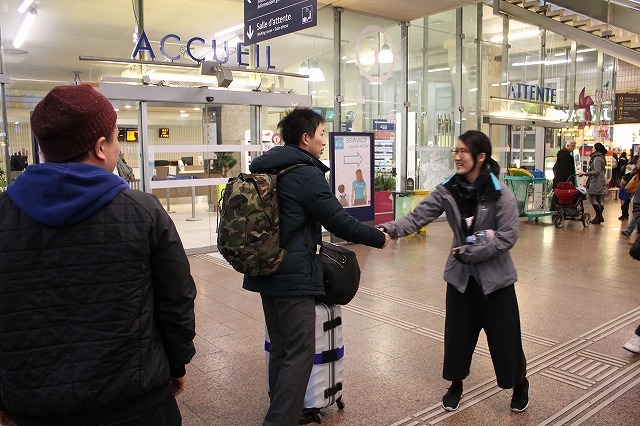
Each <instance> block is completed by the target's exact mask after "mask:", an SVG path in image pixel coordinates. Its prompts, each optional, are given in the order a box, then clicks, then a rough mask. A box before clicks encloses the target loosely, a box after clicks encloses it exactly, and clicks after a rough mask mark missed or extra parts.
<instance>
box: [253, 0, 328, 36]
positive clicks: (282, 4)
mask: <svg viewBox="0 0 640 426" xmlns="http://www.w3.org/2000/svg"><path fill="white" fill-rule="evenodd" d="M317 14H318V2H317V0H244V45H245V46H249V45H251V44H255V43H259V42H261V41H264V40H269V39H272V38H275V37H279V36H281V35H285V34H289V33H292V32H295V31H300V30H304V29H307V28H311V27H315V26H316V25H317V24H318V17H317Z"/></svg>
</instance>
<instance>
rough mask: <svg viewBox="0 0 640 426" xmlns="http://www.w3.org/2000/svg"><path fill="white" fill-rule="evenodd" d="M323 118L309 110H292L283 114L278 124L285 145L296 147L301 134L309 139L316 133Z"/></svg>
mask: <svg viewBox="0 0 640 426" xmlns="http://www.w3.org/2000/svg"><path fill="white" fill-rule="evenodd" d="M322 123H324V118H323V117H322V116H321V115H320V114H318V113H317V112H315V111H314V110H312V109H311V108H294V109H292V110H290V111H288V112H287V113H285V115H284V118H283V119H282V120H280V122H279V123H278V128H279V129H280V132H281V133H282V140H283V141H284V143H285V144H291V145H296V146H297V145H298V144H299V143H300V139H301V138H302V135H303V134H305V133H306V134H307V135H309V136H310V137H313V135H314V134H315V132H316V129H317V128H318V126H319V125H320V124H322Z"/></svg>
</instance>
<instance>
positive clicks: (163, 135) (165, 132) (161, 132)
mask: <svg viewBox="0 0 640 426" xmlns="http://www.w3.org/2000/svg"><path fill="white" fill-rule="evenodd" d="M158 137H159V138H160V139H169V128H168V127H160V128H159V129H158Z"/></svg>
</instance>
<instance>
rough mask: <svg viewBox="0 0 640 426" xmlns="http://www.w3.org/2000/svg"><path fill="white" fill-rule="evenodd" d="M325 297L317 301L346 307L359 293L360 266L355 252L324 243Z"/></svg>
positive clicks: (320, 297)
mask: <svg viewBox="0 0 640 426" xmlns="http://www.w3.org/2000/svg"><path fill="white" fill-rule="evenodd" d="M320 256H321V259H322V272H323V282H324V292H325V295H324V296H317V297H316V301H318V302H322V303H326V304H327V305H346V304H347V303H349V302H351V299H353V297H354V296H355V295H356V293H357V292H358V287H359V286H360V265H359V264H358V258H357V256H356V254H355V253H354V252H352V251H351V250H349V249H348V248H346V247H343V246H339V245H337V244H331V243H327V242H324V241H323V242H322V251H321V252H320Z"/></svg>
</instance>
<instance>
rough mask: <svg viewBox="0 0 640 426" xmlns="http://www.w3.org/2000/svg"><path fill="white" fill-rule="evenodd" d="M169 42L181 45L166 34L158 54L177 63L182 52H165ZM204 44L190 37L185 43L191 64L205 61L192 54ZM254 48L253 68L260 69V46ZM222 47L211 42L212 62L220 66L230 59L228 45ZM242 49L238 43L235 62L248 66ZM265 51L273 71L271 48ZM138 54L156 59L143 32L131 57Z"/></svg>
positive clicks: (242, 46)
mask: <svg viewBox="0 0 640 426" xmlns="http://www.w3.org/2000/svg"><path fill="white" fill-rule="evenodd" d="M169 42H177V43H181V39H180V36H178V35H176V34H167V35H165V36H164V37H162V39H161V40H160V46H159V47H160V53H162V55H163V56H164V57H165V58H166V59H168V60H170V61H177V60H179V59H180V58H181V56H182V52H178V54H177V55H172V54H171V53H170V52H169V51H168V50H167V49H168V46H167V45H168V43H169ZM205 44H206V41H205V40H204V39H203V38H202V37H191V38H190V39H189V40H188V41H187V44H186V48H185V49H184V54H185V55H186V56H188V57H189V59H191V60H192V61H193V62H196V63H200V62H202V61H204V60H205V57H204V56H202V57H197V56H194V54H193V53H192V49H194V48H195V47H201V46H205ZM255 46H256V48H255V53H254V59H255V67H256V68H259V67H260V46H259V45H257V44H256V45H255ZM222 47H223V49H222V51H219V49H218V43H217V42H216V40H211V51H212V52H213V59H212V60H213V61H215V62H218V63H220V64H226V63H227V62H228V61H229V58H231V52H230V50H229V43H228V42H226V41H225V42H224V43H223V44H222ZM174 49H175V47H174ZM243 49H244V43H238V44H237V46H236V52H235V57H236V62H237V64H238V66H249V63H248V62H244V60H248V57H249V52H247V51H245V50H243ZM180 50H182V49H180ZM265 50H266V57H265V60H266V63H267V64H266V68H267V69H275V68H276V67H275V66H274V65H272V64H271V46H266V49H265ZM140 52H147V53H149V56H151V58H152V59H155V58H156V54H155V52H154V51H153V48H152V47H151V42H149V38H148V37H147V35H146V34H145V33H144V31H143V32H142V34H141V35H140V38H139V39H138V42H137V43H136V47H135V49H133V53H132V54H131V57H133V58H135V57H136V56H137V55H138V54H139V53H140Z"/></svg>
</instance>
